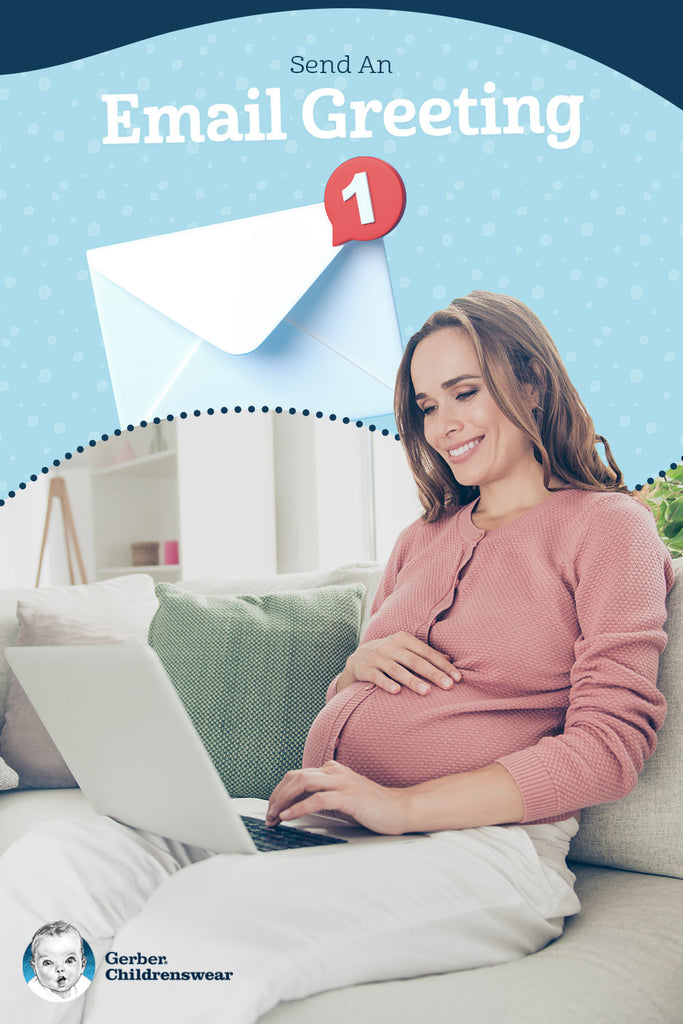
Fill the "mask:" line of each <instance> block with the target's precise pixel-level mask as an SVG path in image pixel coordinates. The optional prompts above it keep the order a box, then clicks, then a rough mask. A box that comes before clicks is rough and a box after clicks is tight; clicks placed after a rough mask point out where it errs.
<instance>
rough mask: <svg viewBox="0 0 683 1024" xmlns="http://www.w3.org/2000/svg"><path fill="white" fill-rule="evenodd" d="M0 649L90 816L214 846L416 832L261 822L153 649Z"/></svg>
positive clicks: (257, 807) (237, 848)
mask: <svg viewBox="0 0 683 1024" xmlns="http://www.w3.org/2000/svg"><path fill="white" fill-rule="evenodd" d="M5 655H6V657H7V661H8V662H9V664H10V666H11V668H12V669H13V671H14V673H15V675H16V677H17V679H18V680H19V682H20V683H21V685H22V687H23V688H24V690H25V691H26V694H27V696H28V697H29V700H30V701H31V703H32V704H33V706H34V707H35V709H36V711H37V713H38V715H39V716H40V718H41V719H42V721H43V724H44V725H45V727H46V729H47V730H48V732H49V733H50V736H51V737H52V739H53V741H54V743H55V745H56V746H57V748H58V750H59V752H60V753H61V755H62V757H63V758H64V760H65V761H66V763H67V765H68V767H69V769H70V771H71V773H72V774H73V776H74V778H75V779H76V782H77V783H78V785H79V786H80V788H81V789H82V791H83V793H84V795H85V797H86V799H87V800H88V801H89V803H90V804H91V805H92V807H93V808H94V810H95V811H97V813H98V814H103V815H107V816H109V817H111V818H114V819H115V820H116V821H119V822H121V823H123V824H124V825H129V826H132V827H133V828H139V829H144V830H145V831H148V832H153V833H156V834H157V835H161V836H164V837H166V838H167V839H176V840H180V841H181V842H183V843H188V844H190V845H192V846H199V847H203V848H204V849H206V850H210V851H212V852H214V853H256V852H270V851H272V850H274V849H275V850H284V849H296V848H300V847H301V846H306V847H310V846H319V847H320V848H321V849H322V848H323V847H329V848H333V847H334V845H336V844H338V843H340V842H388V841H403V842H405V841H410V840H411V839H414V838H415V836H411V837H406V836H384V835H378V834H376V833H374V832H370V831H368V830H367V829H364V828H362V827H360V826H357V825H354V824H351V823H348V822H345V821H342V820H340V819H334V818H331V817H329V816H328V815H317V814H313V815H306V816H305V817H301V818H298V819H296V821H295V822H293V823H292V822H287V823H282V824H281V825H279V826H276V827H275V828H266V827H265V825H264V818H265V812H266V808H267V802H266V801H264V800H249V799H238V800H233V799H231V797H230V796H229V794H228V792H227V790H226V789H225V786H224V785H223V782H222V781H221V778H220V776H219V775H218V772H217V771H216V769H215V768H214V765H213V762H212V761H211V758H210V757H209V755H208V753H207V751H206V749H205V747H204V745H203V743H202V741H201V739H200V738H199V735H198V734H197V732H196V730H195V728H194V726H193V724H192V722H191V720H190V718H189V716H188V714H187V712H186V710H185V708H184V706H183V704H182V702H181V700H180V698H179V697H178V694H177V693H176V690H175V688H174V686H173V684H172V683H171V680H170V679H169V677H168V675H167V673H166V671H165V669H164V667H163V665H162V664H161V662H160V660H159V658H158V656H157V654H156V652H155V651H154V650H153V649H152V648H151V647H147V646H145V645H143V644H111V645H110V644H106V645H105V644H102V645H100V644H86V645H78V646H61V647H7V648H6V649H5Z"/></svg>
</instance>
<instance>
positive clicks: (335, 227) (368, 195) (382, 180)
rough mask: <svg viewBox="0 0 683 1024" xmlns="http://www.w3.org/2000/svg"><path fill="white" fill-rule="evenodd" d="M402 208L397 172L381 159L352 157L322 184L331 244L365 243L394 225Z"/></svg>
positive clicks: (401, 186) (403, 193) (403, 194)
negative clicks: (353, 241) (354, 241)
mask: <svg viewBox="0 0 683 1024" xmlns="http://www.w3.org/2000/svg"><path fill="white" fill-rule="evenodd" d="M405 208H406V188H405V185H404V184H403V179H402V178H401V175H400V174H399V173H398V171H397V170H395V169H394V168H393V167H392V166H391V164H388V163H387V162H386V161H385V160H378V159H377V157H374V156H356V157H354V158H353V159H352V160H346V161H345V162H344V163H343V164H340V165H339V167H337V169H336V170H335V171H333V172H332V174H331V175H330V177H329V179H328V181H327V185H326V186H325V212H326V213H327V216H328V217H329V220H330V223H331V225H332V244H333V245H342V243H343V242H349V241H351V239H352V238H355V239H358V241H361V242H367V241H369V240H370V239H371V238H382V236H383V235H386V234H388V233H389V232H390V231H391V230H392V229H393V228H395V227H396V225H397V224H398V222H399V221H400V219H401V217H402V216H403V211H404V210H405Z"/></svg>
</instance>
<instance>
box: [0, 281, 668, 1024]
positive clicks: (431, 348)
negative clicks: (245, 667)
mask: <svg viewBox="0 0 683 1024" xmlns="http://www.w3.org/2000/svg"><path fill="white" fill-rule="evenodd" d="M395 410H396V419H397V423H398V428H399V432H400V435H401V439H402V442H403V445H404V448H405V451H406V454H407V457H408V460H409V463H410V467H411V469H412V472H413V474H414V477H415V480H416V482H417V486H418V490H419V494H420V498H421V501H422V504H423V507H424V514H423V516H422V517H421V518H420V519H419V520H417V521H416V522H415V523H413V524H412V525H411V526H409V527H408V528H407V529H406V530H404V531H403V533H402V534H401V536H400V537H399V538H398V541H397V543H396V545H395V547H394V550H393V552H392V554H391V557H390V559H389V562H388V565H387V568H386V571H385V573H384V576H383V579H382V582H381V584H380V587H379V591H378V593H377V596H376V598H375V602H374V605H373V614H372V617H371V620H370V623H369V626H368V629H367V631H366V633H365V635H364V637H363V638H362V643H361V644H360V646H359V647H358V649H357V650H356V651H355V653H354V654H352V655H351V657H350V658H349V660H348V662H347V664H346V667H345V669H344V671H343V672H342V673H341V675H340V676H339V677H338V678H337V679H336V680H334V682H333V683H332V684H331V686H330V690H329V693H328V702H327V704H326V706H325V708H324V709H323V710H322V711H321V713H320V714H319V716H318V718H317V719H316V721H315V723H314V724H313V727H312V729H311V731H310V734H309V737H308V741H307V744H306V750H305V754H304V765H303V767H302V768H301V769H298V770H296V771H292V772H289V773H288V774H287V775H286V776H285V777H284V779H283V780H282V781H281V782H280V784H279V785H278V786H277V787H276V789H275V791H274V793H273V794H272V796H271V800H270V804H269V810H268V822H269V823H270V824H273V825H274V824H277V823H278V822H279V821H282V820H284V821H286V820H289V819H292V818H295V817H298V816H299V815H302V814H305V813H308V812H318V811H329V812H332V813H334V814H337V815H340V816H345V817H348V818H351V819H353V820H354V821H357V822H360V823H361V824H362V825H365V826H366V827H367V828H368V829H371V830H373V831H375V832H380V833H387V834H391V835H396V836H401V837H406V841H398V842H391V843H387V844H380V845H376V846H365V847H359V846H355V847H354V846H350V847H332V848H329V849H326V850H325V851H323V852H321V851H315V852H312V853H311V852H306V853H302V852H300V851H297V852H296V853H283V854H274V855H272V856H261V857H245V856H239V855H233V856H216V857H208V856H207V855H206V854H205V852H203V851H192V850H188V849H187V848H182V847H180V845H179V844H173V843H169V842H166V841H164V840H160V839H159V838H158V837H150V836H146V835H142V834H140V833H134V832H133V831H132V830H128V829H124V828H123V827H122V826H118V825H115V824H114V823H112V822H109V821H107V820H106V819H104V820H101V821H100V822H99V823H98V824H97V825H95V826H93V825H88V826H84V825H74V824H73V823H68V824H66V823H56V824H54V825H52V826H48V827H47V828H45V829H43V830H42V832H41V833H40V835H41V844H38V843H37V842H36V839H35V835H36V834H34V838H33V839H31V837H28V838H27V839H26V840H24V841H22V842H20V843H18V844H15V846H14V847H12V848H11V850H10V851H9V853H8V854H7V855H6V857H5V859H4V861H3V863H2V864H1V865H0V867H1V868H2V870H0V879H3V878H4V884H5V885H6V886H8V885H11V884H12V880H13V878H14V879H15V881H16V879H18V878H20V877H21V878H23V879H24V889H25V888H26V885H25V879H26V877H27V872H29V873H30V875H31V878H34V879H35V881H36V887H37V891H38V889H39V888H40V887H41V886H42V890H40V891H42V892H45V885H46V884H48V883H51V885H52V889H53V890H55V891H56V892H57V894H58V896H59V899H57V900H56V903H55V904H54V905H53V904H51V905H50V907H49V908H48V907H47V906H45V903H43V904H42V905H41V907H40V912H41V913H42V914H46V913H51V912H53V913H54V914H55V915H58V916H59V915H60V914H65V913H68V914H69V915H70V918H71V919H72V920H74V919H76V920H77V924H78V927H79V930H80V931H81V932H82V933H83V934H84V935H85V936H87V937H88V940H89V941H90V943H91V945H93V946H95V947H97V948H96V953H97V952H98V950H99V953H100V955H102V953H103V952H105V951H106V950H108V949H113V950H115V951H116V954H117V955H119V956H120V955H124V956H125V955H134V954H138V955H139V954H143V955H147V956H149V955H154V954H160V955H163V957H164V958H165V959H166V962H167V964H168V967H169V969H172V968H173V967H174V965H175V966H177V967H178V968H180V969H183V968H186V967H187V966H194V967H196V968H198V969H199V968H203V969H204V970H206V969H215V970H224V971H226V972H227V971H231V972H233V973H232V980H231V982H230V984H229V985H226V984H225V982H221V983H220V984H218V983H215V982H207V981H203V982H196V983H193V982H184V983H182V984H177V983H174V982H172V981H168V982H163V981H160V982H156V983H153V984H152V983H149V984H142V983H140V984H134V983H127V984H123V983H122V984H111V983H110V984H107V983H106V981H103V980H102V978H101V977H96V979H95V981H94V983H93V985H92V986H91V989H90V991H89V992H88V994H87V996H86V1000H85V1001H86V1019H87V1021H88V1022H89V1024H90V1022H94V1024H109V1022H114V1021H117V1022H119V1021H121V1020H126V1019H128V1020H142V1019H148V1017H149V1018H150V1019H153V1018H152V1015H154V1014H156V1015H158V1016H159V1018H160V1019H162V1017H161V1015H163V1019H165V1020H171V1021H178V1022H180V1021H183V1022H184V1021H188V1020H196V1021H200V1020H201V1021H204V1020H206V1021H207V1022H208V1021H211V1022H218V1021H226V1022H227V1021H230V1022H231V1024H248V1022H251V1021H254V1020H256V1019H257V1018H258V1017H259V1016H261V1015H262V1014H263V1013H265V1012H266V1011H267V1010H268V1009H270V1008H271V1007H273V1006H274V1005H275V1004H277V1003H278V1002H279V1001H281V1000H291V999H297V998H301V997H303V996H306V995H309V994H311V993H313V992H318V991H322V990H325V989H328V988H335V987H339V986H343V985H348V984H355V983H359V982H365V981H373V980H383V979H389V978H403V977H412V976H416V975H420V974H431V973H436V972H446V971H452V970H458V969H464V968H468V967H475V966H482V965H487V964H494V963H500V962H503V961H506V960H511V959H514V958H516V957H520V956H524V955H526V954H529V953H532V952H534V951H536V950H538V949H540V948H542V947H543V946H545V945H546V944H547V943H548V942H550V941H551V940H553V939H555V938H557V937H558V936H559V935H560V934H561V932H562V928H563V923H564V918H565V917H566V916H567V915H569V914H574V913H576V912H577V911H578V910H579V903H578V900H577V898H576V895H575V894H574V891H573V881H574V878H573V875H572V874H571V872H570V871H569V870H568V869H567V867H566V865H565V855H566V853H567V850H568V847H569V841H570V839H571V837H572V836H573V835H574V834H575V833H576V831H577V829H578V827H579V825H578V821H579V816H580V810H581V808H582V807H587V806H590V805H593V804H597V803H602V802H605V801H609V800H617V799H619V798H620V797H622V796H624V795H625V794H626V793H628V792H629V791H630V790H631V789H632V788H633V787H634V785H635V784H636V780H637V777H638V773H639V771H640V769H641V768H642V765H643V762H644V760H645V759H646V758H647V757H648V756H649V755H650V754H651V753H652V751H653V750H654V747H655V743H656V733H657V730H658V728H659V727H660V725H661V723H662V721H663V718H664V713H665V705H664V699H663V698H662V696H661V695H660V694H659V693H658V691H657V689H656V685H655V683H656V677H657V663H658V658H659V655H660V653H661V651H662V650H663V648H664V644H665V640H666V637H665V633H664V631H663V629H662V626H663V623H664V620H665V617H666V610H665V598H666V594H667V592H668V589H669V588H670V586H671V583H672V571H671V565H670V560H669V557H668V555H667V553H666V551H665V549H664V547H663V545H662V543H661V542H660V540H659V538H658V536H657V533H656V530H655V526H654V521H653V517H652V515H651V513H650V512H649V511H648V509H647V508H646V507H645V506H644V505H643V504H642V503H640V502H639V501H638V500H637V499H636V498H635V497H633V496H631V495H630V494H629V493H628V492H627V490H626V487H625V486H624V484H623V480H622V476H621V472H620V470H619V468H618V466H617V465H616V463H615V461H614V459H613V457H612V455H611V452H610V449H609V446H608V445H607V443H606V442H605V441H604V440H603V439H602V438H596V436H595V432H594V428H593V424H592V422H591V419H590V417H589V415H588V413H587V411H586V409H585V408H584V406H583V404H582V403H581V400H580V398H579V396H578V395H577V393H576V391H575V389H574V387H573V385H572V384H571V382H570V380H569V378H568V375H567V373H566V370H565V369H564V367H563V365H562V363H561V361H560V358H559V355H558V353H557V350H556V348H555V346H554V344H553V342H552V340H551V338H550V336H549V335H548V333H547V331H546V330H545V328H544V327H543V325H542V324H541V323H540V321H539V320H538V319H537V317H536V316H535V315H534V314H533V313H532V312H531V311H530V310H529V309H527V307H526V306H524V305H522V304H521V303H520V302H517V301H516V300H514V299H511V298H508V297H506V296H500V295H492V294H488V293H485V292H474V293H472V294H471V295H469V296H467V297H466V298H464V299H459V300H456V301H455V302H453V303H452V304H451V305H450V306H449V307H448V308H447V309H445V310H442V311H439V312H437V313H435V314H434V315H433V316H431V317H430V319H429V320H428V321H427V322H426V324H425V325H424V326H423V327H422V329H421V330H420V331H418V332H417V334H415V335H414V336H413V338H412V339H411V340H410V342H409V344H408V346H407V348H406V351H405V354H404V357H403V360H402V363H401V366H400V368H399V371H398V378H397V386H396V400H395ZM598 443H601V444H602V445H603V446H604V452H605V459H606V461H603V460H602V459H601V458H600V456H599V454H598V451H597V449H596V444H598ZM264 685H267V681H265V682H264ZM79 828H80V829H81V837H80V839H79V840H78V842H77V844H76V847H75V848H74V834H75V830H78V829H79ZM417 833H420V835H416V834H417ZM180 868H184V870H179V869H180ZM60 886H61V891H60ZM33 898H34V899H35V900H36V902H39V901H38V897H37V896H34V897H33ZM22 899H25V900H26V901H28V900H29V896H28V895H25V896H23V897H22ZM60 900H61V902H65V903H66V906H65V908H64V909H62V908H61V903H60ZM57 904H59V907H58V906H57ZM60 1019H64V1018H60Z"/></svg>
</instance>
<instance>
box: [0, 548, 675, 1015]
mask: <svg viewBox="0 0 683 1024" xmlns="http://www.w3.org/2000/svg"><path fill="white" fill-rule="evenodd" d="M682 565H683V560H679V562H678V564H677V571H676V575H677V582H676V583H675V585H674V588H673V590H672V592H671V594H670V596H669V602H668V610H669V616H668V620H667V626H666V628H667V632H668V633H669V643H668V645H667V649H666V651H665V653H664V655H663V656H662V659H661V662H660V673H659V685H660V688H661V690H662V691H663V693H664V694H665V696H666V697H667V701H668V706H669V710H668V715H667V719H666V722H665V724H664V726H663V728H662V730H661V732H660V736H659V743H658V747H657V750H656V752H655V754H654V755H653V757H652V758H651V759H650V760H649V761H648V762H647V763H646V765H645V768H644V770H643V773H642V775H641V779H640V781H639V784H638V786H637V787H636V789H635V790H634V792H633V793H631V794H630V795H629V796H628V797H626V798H624V799H623V800H621V801H619V802H618V803H616V804H607V805H603V806H601V807H596V808H590V809H587V810H585V811H584V812H583V819H582V824H581V829H580V831H579V833H578V835H577V836H576V837H575V839H574V840H573V843H572V849H571V853H570V867H571V869H572V871H573V872H574V873H575V874H576V878H577V882H576V889H577V893H578V895H579V898H580V900H581V904H582V911H581V913H580V914H579V915H577V916H575V917H573V918H571V919H569V920H568V922H567V925H566V928H565V932H564V934H563V935H562V937H561V938H560V939H558V940H557V941H555V942H553V943H551V944H550V945H549V946H547V947H546V948H545V949H543V950H541V951H540V952H538V953H536V954H534V955H533V956H529V957H527V958H525V959H523V960H519V961H515V962H513V963H509V964H504V965H501V966H496V967H490V968H480V969H478V970H470V971H463V972H458V973H454V974H445V975H438V976H431V977H425V978H417V979H410V980H406V981H395V982H383V983H376V984H366V985H358V986H354V987H350V988H346V989H342V990H336V991H332V992H326V993H323V994H321V995H317V996H312V997H309V998H308V999H305V1000H302V1001H298V1002H293V1003H283V1004H280V1005H279V1006H278V1007H276V1008H275V1009H274V1010H272V1011H271V1012H270V1013H268V1014H267V1015H266V1016H265V1017H264V1018H263V1021H264V1024H308V1022H311V1024H312V1022H313V1021H315V1022H316V1024H318V1022H320V1021H321V1020H322V1021H325V1022H328V1024H337V1022H338V1024H342V1022H343V1024H346V1022H347V1021H348V1020H349V1019H356V1020H361V1021H373V1022H387V1024H389V1022H391V1024H400V1022H404V1021H405V1022H413V1021H417V1020H420V1019H428V1020H430V1021H431V1022H435V1024H439V1022H442V1021H443V1022H444V1024H445V1022H446V1021H448V1022H450V1021H452V1020H453V1019H458V1020H463V1021H464V1020H466V1021H468V1022H470V1024H494V1022H495V1024H500V1022H504V1024H548V1022H553V1024H574V1022H577V1021H586V1022H588V1024H612V1022H613V1024H681V1022H682V1021H683V728H682V726H683V700H682V698H681V694H682V688H681V662H682V659H683V630H682V628H681V626H682V619H683V583H682V582H681V566H682ZM380 575H381V567H380V566H379V565H376V564H370V563H362V564H358V565H352V566H344V567H341V568H340V569H336V570H333V571H330V572H317V573H297V574H289V575H281V576H274V577H260V578H259V579H240V580H229V581H221V580H212V579H203V580H195V581H188V582H184V583H182V584H180V585H179V586H178V588H177V590H178V591H181V592H185V593H187V594H188V595H194V597H192V598H191V600H192V601H194V600H195V599H196V601H197V602H198V603H199V606H200V607H203V606H204V605H206V604H207V603H208V605H210V604H211V602H212V601H213V600H214V597H218V596H220V597H221V598H222V596H223V595H244V594H252V595H264V594H265V595H267V594H272V593H279V592H283V593H287V592H291V591H293V590H302V591H307V592H309V593H313V592H314V591H318V590H322V589H324V588H329V587H338V588H341V590H342V591H344V592H345V593H346V592H347V591H350V590H353V588H352V587H351V584H356V591H354V592H356V593H357V595H358V598H359V606H358V622H357V623H356V626H357V628H359V629H362V626H363V623H364V622H365V621H366V619H367V615H368V609H369V606H370V604H371V601H372V596H373V594H374V591H375V589H376V587H377V584H378V582H379V578H380ZM359 585H360V586H359ZM176 596H177V594H176ZM202 602H203V603H204V604H202ZM156 607H157V597H156V595H155V591H154V587H153V582H152V580H151V578H150V577H148V576H144V575H139V576H136V577H125V578H122V579H121V580H115V581H107V582H106V583H104V584H92V585H90V586H88V587H80V588H79V587H75V588H74V587H64V588H41V590H39V591H27V590H24V591H19V590H4V591H2V590H0V648H4V646H7V645H11V644H13V643H17V642H20V643H55V642H57V643H58V642H81V641H83V642H98V641H101V640H102V639H103V638H102V637H101V636H100V635H99V632H100V631H101V629H102V626H101V623H102V622H106V628H107V630H111V631H113V634H114V637H113V638H114V640H123V641H125V640H130V639H132V638H137V639H138V640H142V641H144V640H145V638H146V635H147V627H148V625H149V622H150V619H151V617H152V615H154V613H155V609H156ZM12 687H14V688H15V689H16V683H11V682H10V674H9V669H8V666H7V665H6V663H5V660H4V658H3V657H2V655H1V652H0V722H2V721H3V718H4V714H5V703H6V700H7V691H8V688H10V689H11V688H12ZM14 696H15V697H16V693H15V694H14ZM11 703H12V694H10V705H11ZM14 712H15V714H14V718H15V719H16V717H17V716H16V706H15V708H14ZM12 717H13V716H12V708H11V707H10V714H9V718H8V720H12ZM19 717H20V716H19ZM11 739H12V738H11V737H10V736H9V733H8V731H7V726H5V727H4V728H3V731H2V733H0V755H2V754H3V753H4V754H5V759H4V761H3V760H2V759H0V788H2V792H0V851H1V850H4V849H6V848H7V846H8V845H9V844H10V843H12V842H13V841H14V840H15V839H17V838H19V836H21V835H23V834H24V833H25V832H26V831H28V830H29V829H30V828H32V827H34V826H35V825H38V824H40V823H41V822H44V821H47V820H49V819H53V818H58V817H62V816H81V817H85V818H87V817H88V816H90V815H92V814H93V812H92V810H91V809H90V807H89V805H88V804H87V802H86V801H85V798H84V797H83V795H82V793H81V792H80V790H78V789H77V788H74V787H73V784H71V785H70V786H69V788H63V787H62V783H63V781H64V779H63V778H62V777H61V776H60V774H59V771H58V772H57V773H56V775H54V777H52V778H47V779H46V780H45V781H46V782H47V784H48V785H49V787H50V788H40V787H39V786H37V785H36V780H35V779H34V780H33V788H17V787H16V785H15V783H16V781H17V776H16V774H15V773H14V772H13V766H12V760H11V757H12V756H14V755H13V748H12V742H10V741H11ZM40 742H41V741H40V739H36V740H35V741H34V740H29V742H27V741H26V737H25V736H22V737H21V738H20V746H21V749H22V750H23V751H24V756H29V757H30V755H31V752H32V747H33V745H34V744H35V747H37V746H39V745H40ZM15 749H16V744H15ZM17 756H19V755H17ZM30 767H31V766H28V767H27V768H26V771H27V772H29V775H30ZM67 785H68V783H67ZM3 787H7V788H3ZM246 795H250V794H246ZM1 1004H2V995H1V993H0V1006H1Z"/></svg>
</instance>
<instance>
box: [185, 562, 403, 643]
mask: <svg viewBox="0 0 683 1024" xmlns="http://www.w3.org/2000/svg"><path fill="white" fill-rule="evenodd" d="M383 572H384V565H383V564H382V563H381V562H353V563H351V564H349V565H341V566H339V567H338V568H335V569H316V570H312V571H311V572H283V573H277V574H276V575H272V576H241V577H239V579H238V578H235V579H227V580H221V579H217V578H215V577H212V576H202V577H201V578H199V579H194V580H183V581H182V582H180V583H178V584H176V585H177V586H179V587H182V588H183V589H184V590H189V591H190V592H191V593H193V594H204V595H207V594H216V595H222V594H253V595H255V596H260V595H261V594H275V593H280V592H281V591H285V590H312V589H317V588H318V587H332V586H337V585H340V584H344V583H362V584H363V586H364V587H365V597H364V598H363V601H362V604H361V624H360V631H361V634H362V633H363V631H364V629H365V626H366V625H367V620H368V618H369V617H370V608H371V606H372V602H373V600H374V597H375V592H376V590H377V587H378V586H379V581H380V580H381V578H382V573H383Z"/></svg>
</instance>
